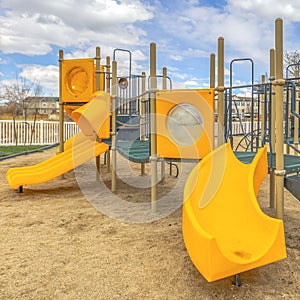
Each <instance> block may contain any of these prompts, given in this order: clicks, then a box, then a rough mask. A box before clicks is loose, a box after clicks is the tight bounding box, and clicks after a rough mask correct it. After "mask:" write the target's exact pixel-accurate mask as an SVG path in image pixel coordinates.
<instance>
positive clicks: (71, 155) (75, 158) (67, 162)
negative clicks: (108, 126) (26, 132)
mask: <svg viewBox="0 0 300 300" xmlns="http://www.w3.org/2000/svg"><path fill="white" fill-rule="evenodd" d="M107 150H108V145H106V144H105V143H95V142H93V141H91V140H89V139H86V140H84V141H83V142H81V143H79V144H78V145H76V146H74V147H72V148H70V149H68V150H66V151H65V152H62V153H60V154H58V155H56V156H54V157H52V158H50V159H48V160H45V161H43V162H41V163H38V164H36V165H34V166H28V167H21V168H11V169H9V170H8V172H7V174H6V178H7V181H8V183H9V185H10V187H11V188H13V189H17V188H18V187H20V186H24V185H32V184H39V183H42V182H46V181H49V180H52V179H54V178H56V177H58V176H60V175H62V174H64V173H66V172H68V171H70V170H72V169H74V168H76V167H78V166H80V165H82V164H83V163H85V162H87V161H89V160H90V159H92V158H93V157H96V156H98V155H100V154H102V153H104V152H106V151H107Z"/></svg>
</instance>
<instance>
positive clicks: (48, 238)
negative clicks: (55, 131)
mask: <svg viewBox="0 0 300 300" xmlns="http://www.w3.org/2000/svg"><path fill="white" fill-rule="evenodd" d="M54 153H55V149H50V150H47V151H45V152H43V153H35V154H31V155H28V156H21V157H16V158H14V159H8V160H5V161H2V162H1V163H0V168H1V175H2V176H1V179H0V180H1V181H0V182H1V185H0V192H1V194H0V212H1V218H0V253H1V255H0V299H272V300H273V299H282V298H285V299H300V222H299V221H300V214H299V213H300V202H299V201H298V200H296V199H295V198H294V197H293V196H292V195H291V194H289V193H288V192H287V191H285V234H286V246H287V255H288V257H287V259H285V260H282V261H279V262H276V263H273V264H270V265H267V266H263V267H260V268H257V269H254V270H250V271H247V272H245V273H243V274H242V282H243V284H242V286H241V287H237V286H234V285H233V283H232V282H233V278H232V277H229V278H225V279H222V280H219V281H216V282H212V283H208V282H206V280H205V279H204V278H203V277H202V276H201V274H200V273H199V272H198V271H197V269H196V268H195V267H194V266H193V264H192V262H191V260H190V258H189V256H188V254H187V251H186V248H185V245H184V242H183V237H182V233H181V208H180V207H179V208H177V209H174V212H173V213H171V214H169V215H167V216H165V217H163V218H158V219H157V220H154V219H153V221H152V222H151V218H150V221H149V220H148V221H147V222H142V221H141V220H139V221H138V222H132V219H130V218H129V219H128V220H127V221H126V220H125V219H124V220H120V219H118V218H114V217H112V216H107V214H104V213H102V212H101V211H99V210H98V209H96V208H95V205H94V204H92V203H91V201H88V200H87V198H89V200H90V198H91V197H90V196H88V192H87V191H85V192H82V189H80V187H79V186H81V185H82V180H80V183H77V180H76V178H78V177H79V176H80V172H79V173H76V171H75V172H74V171H72V172H69V173H67V174H65V176H64V178H57V179H55V180H52V181H50V182H47V183H44V184H40V185H36V186H30V187H25V188H24V193H23V194H19V193H17V192H16V191H14V190H11V189H10V188H9V186H8V184H7V182H6V179H5V173H6V171H7V170H8V169H9V168H10V167H15V166H25V165H32V164H35V163H37V162H40V161H42V160H44V159H46V158H48V157H51V156H53V155H54ZM102 159H103V158H102ZM119 161H120V162H121V164H122V163H123V162H124V161H123V160H122V159H119ZM125 167H126V166H125ZM125 167H124V168H125ZM138 167H139V165H136V166H132V167H131V168H132V169H134V172H138V170H137V168H138ZM89 169H90V168H88V170H89ZM167 171H168V170H167ZM82 172H84V170H83V171H82ZM93 172H94V171H93ZM101 172H102V175H103V178H104V182H105V184H106V185H109V184H110V175H109V174H108V172H107V169H106V167H102V169H101ZM166 173H168V172H166ZM75 175H76V176H75ZM85 176H86V179H85V180H86V183H87V184H86V185H88V180H89V179H91V178H90V177H93V176H91V173H88V174H86V175H85ZM83 177H84V176H83ZM93 180H94V179H93ZM176 181H177V179H174V178H173V177H170V176H168V174H167V176H166V179H165V183H162V184H160V185H159V187H158V194H159V195H161V196H163V195H164V194H168V192H169V191H171V190H173V188H174V186H175V185H176V183H177V182H176ZM90 187H92V185H91V186H90ZM268 187H269V183H268V178H267V179H266V180H265V182H264V183H263V186H262V188H261V190H260V192H259V202H260V205H261V207H262V209H263V210H264V211H265V212H266V213H267V214H269V215H271V216H274V214H275V212H274V210H273V209H269V208H268V196H269V188H268ZM92 189H93V188H92ZM95 189H96V188H95ZM177 189H178V192H176V193H175V194H173V195H172V197H173V198H174V199H175V198H176V199H175V200H177V201H181V199H182V192H183V184H182V183H180V185H178V186H177ZM109 194H110V193H109V191H108V190H104V191H103V193H102V194H101V197H100V198H101V199H98V201H102V198H103V200H105V199H106V197H109ZM116 195H117V196H118V197H119V198H122V199H124V200H125V201H128V202H132V203H143V202H147V201H148V199H149V196H150V190H149V188H146V189H142V188H137V187H132V186H130V185H129V184H126V183H124V182H121V181H120V180H118V192H117V193H116ZM148 204H149V203H148ZM148 204H147V203H146V205H148Z"/></svg>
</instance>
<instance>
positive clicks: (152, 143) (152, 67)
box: [150, 42, 157, 212]
mask: <svg viewBox="0 0 300 300" xmlns="http://www.w3.org/2000/svg"><path fill="white" fill-rule="evenodd" d="M156 88H157V78H156V44H155V43H153V42H152V43H150V126H151V130H150V153H151V154H150V164H151V209H152V212H156V209H157V207H156V200H157V144H156Z"/></svg>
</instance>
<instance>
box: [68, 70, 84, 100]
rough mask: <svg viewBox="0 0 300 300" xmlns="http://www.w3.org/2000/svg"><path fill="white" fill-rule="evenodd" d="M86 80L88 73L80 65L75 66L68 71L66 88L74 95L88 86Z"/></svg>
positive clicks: (80, 92)
mask: <svg viewBox="0 0 300 300" xmlns="http://www.w3.org/2000/svg"><path fill="white" fill-rule="evenodd" d="M88 82H89V77H88V74H87V73H86V71H85V70H84V69H83V68H81V67H75V68H73V69H72V70H71V71H70V72H69V73H68V80H67V84H68V88H69V90H70V91H71V92H72V93H73V94H75V95H78V94H82V93H83V92H85V91H86V90H87V88H88Z"/></svg>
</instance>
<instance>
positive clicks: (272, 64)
mask: <svg viewBox="0 0 300 300" xmlns="http://www.w3.org/2000/svg"><path fill="white" fill-rule="evenodd" d="M274 80H275V49H273V48H272V49H270V81H271V85H270V101H269V102H270V106H271V116H270V149H271V159H270V163H271V168H270V208H275V203H276V187H275V174H274V168H273V161H274V159H273V154H274V152H275V116H276V111H275V101H274V100H275V96H274V94H275V87H274V85H273V82H274Z"/></svg>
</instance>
